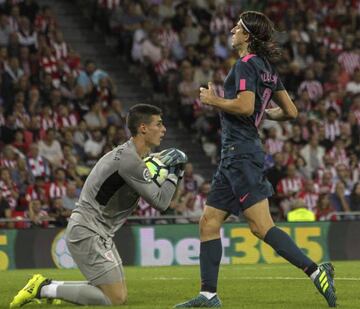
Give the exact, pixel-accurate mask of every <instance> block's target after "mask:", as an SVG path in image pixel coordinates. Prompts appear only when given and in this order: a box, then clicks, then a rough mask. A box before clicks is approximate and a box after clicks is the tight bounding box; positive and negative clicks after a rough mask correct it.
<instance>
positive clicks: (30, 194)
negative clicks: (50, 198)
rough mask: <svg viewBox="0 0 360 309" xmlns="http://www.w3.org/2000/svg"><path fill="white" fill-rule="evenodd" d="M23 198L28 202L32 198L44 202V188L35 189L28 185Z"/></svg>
mask: <svg viewBox="0 0 360 309" xmlns="http://www.w3.org/2000/svg"><path fill="white" fill-rule="evenodd" d="M25 199H26V200H27V201H28V202H30V201H33V200H39V201H42V202H46V196H45V188H40V189H37V188H36V187H35V186H34V185H31V186H28V187H27V188H26V195H25Z"/></svg>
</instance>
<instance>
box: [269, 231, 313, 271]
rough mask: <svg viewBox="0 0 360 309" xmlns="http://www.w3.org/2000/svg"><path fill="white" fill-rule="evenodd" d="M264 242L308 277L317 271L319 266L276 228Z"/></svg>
mask: <svg viewBox="0 0 360 309" xmlns="http://www.w3.org/2000/svg"><path fill="white" fill-rule="evenodd" d="M264 241H265V242H266V243H267V244H269V245H270V246H271V247H272V248H273V249H274V250H275V251H276V252H277V253H278V254H279V255H280V256H282V257H283V258H284V259H285V260H287V261H289V262H290V263H291V264H293V265H295V266H296V267H298V268H301V269H302V270H303V271H304V272H305V273H306V274H307V275H308V276H311V274H312V273H313V272H314V271H316V270H317V268H318V266H317V265H316V264H315V263H314V262H313V261H312V260H310V259H309V258H308V257H307V256H306V255H305V254H304V253H303V252H302V251H301V250H300V248H299V247H298V246H297V245H296V244H295V243H294V241H293V240H292V239H291V238H290V236H289V235H288V234H286V233H285V232H284V231H282V230H280V229H279V228H277V227H276V226H274V227H272V228H271V229H270V230H269V231H268V232H267V233H266V235H265V237H264Z"/></svg>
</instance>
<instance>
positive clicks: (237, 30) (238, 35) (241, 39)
mask: <svg viewBox="0 0 360 309" xmlns="http://www.w3.org/2000/svg"><path fill="white" fill-rule="evenodd" d="M231 33H232V34H233V36H232V38H231V45H232V47H233V48H235V49H239V48H240V47H241V46H242V45H243V44H244V43H245V42H246V41H247V39H248V38H249V35H248V34H247V33H246V31H244V28H243V27H242V26H241V24H240V21H239V22H238V23H237V24H236V25H235V27H234V28H232V29H231Z"/></svg>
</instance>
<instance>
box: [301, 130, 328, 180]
mask: <svg viewBox="0 0 360 309" xmlns="http://www.w3.org/2000/svg"><path fill="white" fill-rule="evenodd" d="M300 154H301V155H302V157H303V158H304V160H305V162H306V169H307V171H308V173H309V175H313V174H314V173H315V171H317V170H318V169H319V168H320V167H322V166H323V164H324V163H323V157H324V154H325V149H324V147H322V146H320V145H319V138H318V136H317V135H316V134H313V135H311V137H310V139H309V143H308V144H307V145H306V146H305V147H304V148H302V149H301V151H300Z"/></svg>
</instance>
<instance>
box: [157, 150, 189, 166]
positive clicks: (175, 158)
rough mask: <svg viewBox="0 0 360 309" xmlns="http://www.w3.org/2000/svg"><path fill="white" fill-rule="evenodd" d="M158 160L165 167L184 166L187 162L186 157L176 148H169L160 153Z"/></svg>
mask: <svg viewBox="0 0 360 309" xmlns="http://www.w3.org/2000/svg"><path fill="white" fill-rule="evenodd" d="M158 158H159V159H160V160H161V162H162V163H164V164H165V165H167V166H177V165H179V164H182V165H184V164H185V163H186V162H187V161H188V157H187V155H186V154H185V153H184V152H182V151H181V150H179V149H176V148H169V149H165V150H163V151H161V152H160V153H159V157H158Z"/></svg>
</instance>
